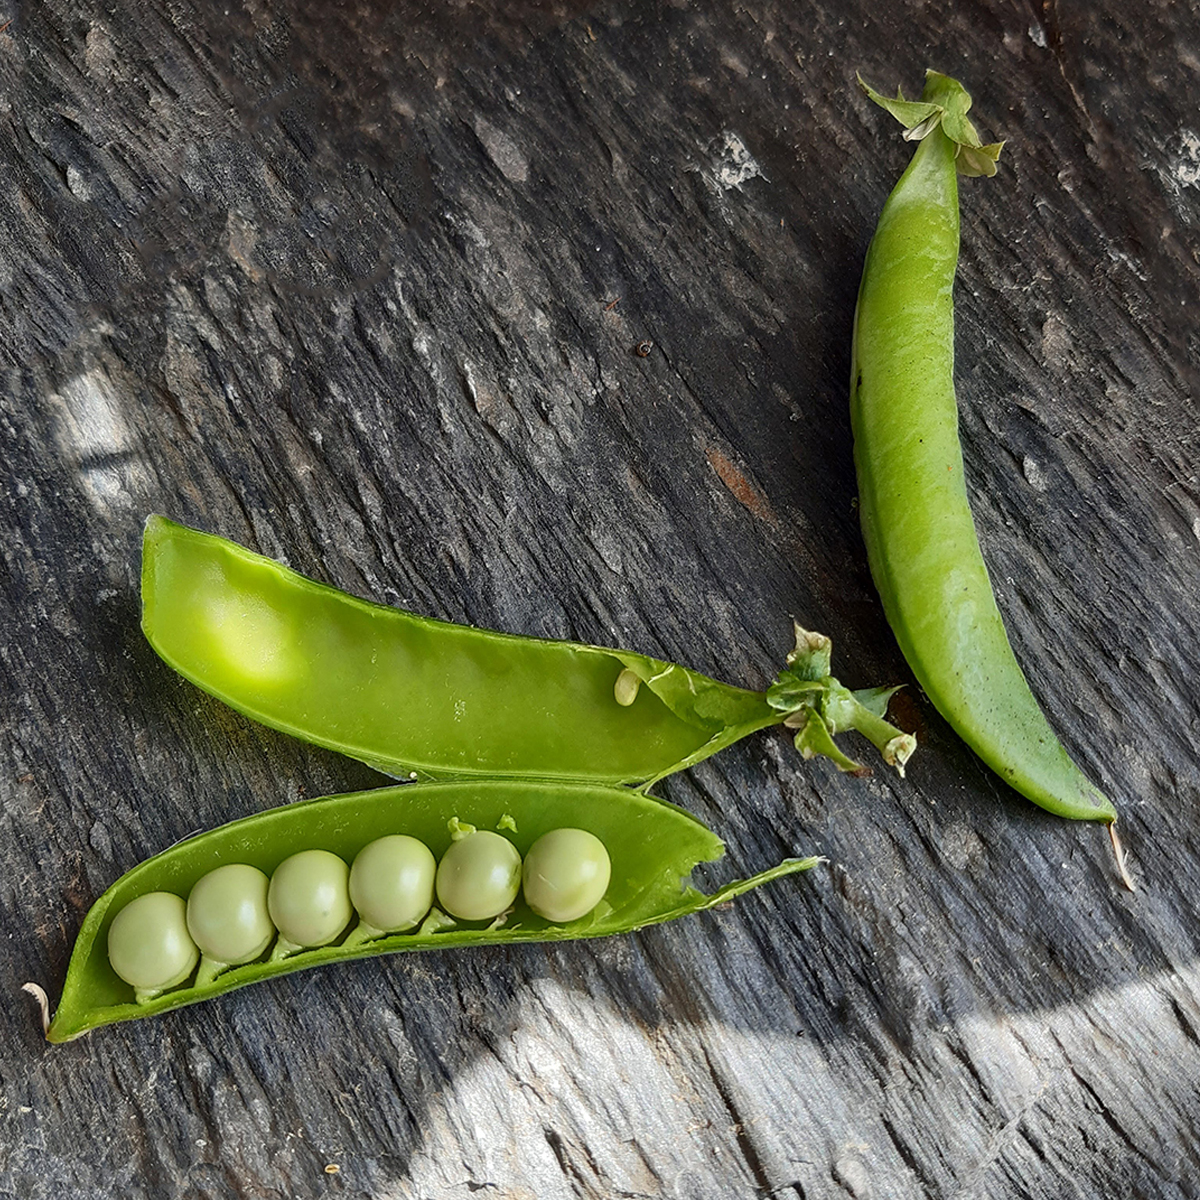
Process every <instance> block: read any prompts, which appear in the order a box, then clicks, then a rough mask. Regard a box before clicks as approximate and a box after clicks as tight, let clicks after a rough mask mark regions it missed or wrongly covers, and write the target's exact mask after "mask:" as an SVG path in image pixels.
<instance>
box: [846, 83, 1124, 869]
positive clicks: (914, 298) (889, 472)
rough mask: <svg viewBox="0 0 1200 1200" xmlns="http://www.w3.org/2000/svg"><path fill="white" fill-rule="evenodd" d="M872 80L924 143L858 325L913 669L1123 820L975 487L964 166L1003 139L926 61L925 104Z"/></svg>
mask: <svg viewBox="0 0 1200 1200" xmlns="http://www.w3.org/2000/svg"><path fill="white" fill-rule="evenodd" d="M865 86H866V85H865V84H864V87H865ZM866 90H867V92H868V94H869V95H870V97H871V98H872V99H873V100H874V101H875V102H876V103H878V104H880V105H882V106H883V107H884V108H886V109H888V111H890V112H891V113H892V114H893V115H894V116H895V117H897V119H899V120H900V121H902V122H903V123H904V124H905V125H907V126H909V128H908V130H907V132H906V135H905V136H906V137H908V138H909V139H911V140H917V141H918V146H917V150H916V152H915V154H914V155H913V158H912V161H911V163H910V164H909V166H908V168H907V170H906V171H905V172H904V175H903V177H902V178H901V179H900V182H899V183H898V184H897V185H896V187H895V189H894V190H893V192H892V194H891V195H890V196H889V198H888V200H887V203H886V204H885V205H884V209H883V213H882V215H881V216H880V219H879V226H878V228H877V230H876V233H875V237H874V239H873V241H872V242H871V246H870V249H869V250H868V253H867V261H866V264H865V266H864V269H863V277H862V285H861V288H860V290H859V296H858V306H857V310H856V313H855V322H854V345H853V353H852V373H851V397H850V415H851V423H852V426H853V430H854V460H855V464H856V467H857V472H858V484H859V514H860V517H861V521H862V529H863V537H864V540H865V542H866V548H867V558H868V561H869V563H870V567H871V574H872V576H873V578H874V580H875V584H876V587H877V588H878V590H879V595H880V598H881V599H882V601H883V607H884V612H885V613H886V615H887V618H888V622H889V623H890V625H891V627H892V630H893V631H894V633H895V635H896V640H897V642H898V643H899V645H900V649H901V650H902V651H903V653H904V656H905V658H906V659H907V660H908V663H909V665H910V666H911V668H912V670H913V674H914V675H915V676H916V677H917V679H918V680H919V682H920V684H921V686H922V688H923V689H924V690H925V692H926V694H927V695H928V696H929V698H930V700H932V701H933V703H934V705H935V706H936V708H937V709H938V711H939V712H940V713H941V714H942V715H943V716H944V717H945V718H946V720H947V721H948V722H949V724H950V725H951V726H952V727H953V728H954V729H955V730H956V731H957V732H958V734H959V735H960V736H961V737H962V738H963V740H964V741H965V742H966V743H967V744H968V745H969V746H970V747H971V748H972V749H973V750H974V751H975V752H976V753H977V754H978V755H979V757H980V758H981V759H982V760H983V761H984V762H985V763H986V764H987V765H988V766H989V767H991V768H992V769H993V770H994V771H996V773H997V774H998V775H1000V777H1001V778H1002V779H1004V780H1005V781H1006V782H1007V783H1009V784H1010V785H1011V786H1012V787H1014V788H1015V789H1016V790H1017V791H1019V792H1021V793H1022V794H1023V795H1025V796H1026V797H1028V798H1029V799H1030V800H1032V801H1033V802H1034V803H1035V804H1038V805H1040V806H1041V807H1043V808H1045V809H1047V810H1048V811H1050V812H1053V813H1057V814H1058V815H1060V816H1064V817H1071V818H1075V819H1081V820H1099V821H1106V822H1109V823H1110V827H1111V823H1112V822H1113V821H1114V820H1115V818H1116V810H1115V809H1114V808H1113V805H1112V803H1111V802H1110V801H1109V799H1108V798H1107V797H1106V796H1105V795H1104V794H1103V793H1102V792H1101V791H1100V790H1099V789H1098V788H1097V787H1096V786H1095V785H1094V784H1093V783H1092V782H1091V781H1090V780H1088V779H1087V778H1086V777H1085V776H1084V775H1083V773H1082V772H1081V771H1080V770H1079V768H1078V767H1077V766H1076V765H1075V764H1074V762H1072V761H1071V759H1070V757H1069V756H1068V754H1067V752H1066V750H1065V749H1064V747H1063V746H1062V745H1061V743H1060V742H1059V740H1058V738H1057V737H1056V736H1055V734H1054V732H1053V731H1052V730H1051V728H1050V725H1049V723H1048V722H1047V720H1046V718H1045V716H1044V715H1043V713H1042V711H1041V708H1040V707H1039V706H1038V703H1037V701H1036V699H1035V698H1034V696H1033V693H1032V692H1031V690H1030V688H1029V684H1028V683H1027V682H1026V679H1025V675H1024V673H1023V672H1022V670H1021V667H1020V665H1019V664H1018V662H1017V660H1016V656H1015V655H1014V653H1013V651H1012V647H1011V646H1010V644H1009V641H1008V636H1007V634H1006V632H1005V629H1004V623H1003V620H1002V618H1001V615H1000V611H999V609H998V607H997V605H996V600H995V596H994V594H993V592H992V587H991V583H990V581H989V578H988V572H987V567H986V566H985V564H984V559H983V554H982V552H981V550H980V546H979V539H978V537H977V535H976V532H975V525H974V521H973V519H972V515H971V509H970V505H969V501H968V498H967V490H966V482H965V477H964V470H963V456H962V447H961V445H960V443H959V437H958V408H957V400H956V397H955V391H954V378H953V370H954V307H953V296H952V292H953V285H954V274H955V268H956V264H957V261H958V245H959V213H958V181H957V177H958V175H959V174H967V175H992V174H994V173H995V170H996V165H995V164H996V159H997V156H998V155H999V152H1000V146H999V145H998V144H994V145H990V146H984V145H982V144H981V143H980V140H979V138H978V135H977V134H976V132H975V129H974V127H973V126H972V124H971V122H970V121H969V120H968V119H967V116H966V113H967V109H968V108H969V107H970V103H971V101H970V97H969V96H968V95H967V93H966V91H965V90H964V89H963V87H962V85H961V84H960V83H958V82H957V81H956V80H954V79H950V78H948V77H947V76H945V75H939V74H938V73H937V72H935V71H930V72H928V74H927V82H926V86H925V90H924V93H923V94H922V97H921V99H920V100H919V101H908V100H904V99H903V98H902V97H901V98H898V99H896V100H891V99H889V98H887V97H885V96H881V95H880V94H879V93H877V92H874V91H872V90H871V89H870V88H867V89H866ZM1114 844H1115V842H1114ZM1118 861H1120V855H1119V854H1118ZM1127 882H1128V881H1127Z"/></svg>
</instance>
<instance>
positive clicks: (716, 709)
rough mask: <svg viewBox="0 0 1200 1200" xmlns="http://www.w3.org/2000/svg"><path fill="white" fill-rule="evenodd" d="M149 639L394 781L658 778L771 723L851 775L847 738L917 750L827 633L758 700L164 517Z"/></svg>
mask: <svg viewBox="0 0 1200 1200" xmlns="http://www.w3.org/2000/svg"><path fill="white" fill-rule="evenodd" d="M142 629H143V630H144V631H145V634H146V637H147V638H148V639H149V641H150V644H151V645H152V646H153V647H154V649H155V650H156V651H157V652H158V654H159V655H160V656H161V657H162V658H163V659H164V660H165V661H166V662H167V663H168V664H170V665H171V666H172V667H174V668H175V670H177V671H178V672H179V673H180V674H182V675H183V676H185V677H186V678H188V679H190V680H191V681H192V682H193V683H195V684H197V685H198V686H199V687H201V688H203V689H204V690H205V691H207V692H210V693H211V694H212V695H214V696H216V697H217V698H218V699H220V700H223V701H224V702H225V703H226V704H229V705H230V706H232V707H233V708H235V709H237V710H238V711H239V712H241V713H243V714H245V715H246V716H248V717H251V718H253V719H254V720H257V721H261V722H262V723H263V724H264V725H269V726H271V727H272V728H274V729H279V730H282V731H283V732H285V733H290V734H292V735H293V736H295V737H298V738H302V739H303V740H305V741H308V742H313V743H315V744H317V745H320V746H325V747H328V748H330V749H333V750H337V751H340V752H341V753H343V754H347V755H349V756H350V757H352V758H357V759H360V760H361V761H362V762H365V763H368V764H369V765H370V766H372V767H375V768H376V769H377V770H380V771H383V772H385V773H387V774H391V775H396V776H404V777H413V778H421V777H426V778H450V777H462V776H496V775H504V776H522V777H527V778H551V779H576V780H589V781H594V782H601V783H642V782H653V781H654V780H656V779H660V778H661V777H662V776H664V775H668V774H670V773H671V772H673V771H678V770H682V769H683V768H685V767H689V766H691V765H693V764H694V763H697V762H699V761H700V760H701V759H704V758H707V757H708V756H709V755H710V754H714V753H716V752H717V751H718V750H721V749H723V748H724V747H726V746H729V745H731V744H732V743H733V742H736V741H738V740H739V739H740V738H743V737H745V736H747V735H748V734H750V733H753V732H755V731H756V730H760V729H764V728H766V727H767V726H770V725H777V724H788V725H790V726H792V727H794V728H797V729H799V730H800V734H798V735H797V744H798V745H799V744H800V738H801V736H802V735H803V736H805V737H806V739H807V740H806V741H805V743H804V745H801V750H802V752H803V753H805V755H806V756H807V757H811V756H812V754H815V753H821V754H827V753H829V752H830V750H832V751H833V753H832V754H830V757H833V758H834V761H835V762H837V764H838V766H839V767H840V768H842V769H843V770H850V769H855V770H861V769H862V768H860V767H859V765H858V764H857V763H855V762H853V761H851V760H850V759H849V758H847V757H846V756H845V755H844V754H842V753H841V752H840V751H838V750H837V749H836V747H834V746H833V743H832V740H831V738H830V737H829V735H830V734H834V733H838V732H840V731H841V730H844V729H857V730H859V731H860V732H862V733H864V734H865V735H866V736H867V737H868V738H869V739H870V740H872V741H874V742H875V744H876V746H878V747H879V749H880V750H881V751H882V752H883V754H884V758H885V760H886V761H888V762H889V763H891V764H892V765H895V766H896V767H897V768H900V769H902V768H903V765H904V762H905V760H906V759H907V757H908V755H909V754H911V753H912V750H913V747H914V746H915V742H913V741H912V739H911V738H910V737H907V735H902V734H901V732H900V730H898V729H895V728H893V727H892V726H890V725H886V722H883V721H882V717H883V709H884V708H886V697H887V696H889V695H890V694H891V692H890V691H885V690H883V689H870V690H868V691H866V692H855V693H850V692H848V691H846V689H845V688H843V687H842V686H841V684H839V683H838V681H837V680H836V679H833V678H832V677H831V676H829V673H828V672H829V653H828V639H823V644H824V646H825V649H824V650H823V651H822V652H821V653H820V654H818V655H817V657H816V658H813V657H812V653H811V649H810V647H809V642H808V640H806V639H812V638H814V637H818V638H819V637H820V635H813V634H808V633H807V632H806V631H798V633H797V650H796V651H794V652H793V653H792V654H791V655H789V658H788V667H787V668H786V669H785V670H784V671H783V672H782V673H781V675H780V678H779V680H778V681H777V682H784V683H786V682H788V681H791V680H794V679H795V677H796V674H797V671H800V673H801V674H803V675H804V687H803V688H802V689H800V690H796V689H795V688H792V687H784V688H782V689H781V688H778V687H776V688H773V689H772V690H771V691H769V692H755V691H748V690H746V689H745V688H739V687H734V686H732V685H730V684H726V683H720V682H718V681H717V680H715V679H710V678H709V677H707V676H705V675H701V674H700V673H699V672H697V671H692V670H689V669H688V668H686V667H682V666H679V665H678V664H676V663H669V662H663V661H661V660H659V659H655V658H649V657H647V656H646V655H643V654H635V653H632V652H630V651H625V650H609V649H605V648H602V647H599V646H588V645H582V644H579V643H576V642H567V641H551V640H547V639H542V638H532V637H520V636H517V635H513V634H505V633H493V632H491V631H488V630H484V629H476V628H474V627H472V626H467V625H456V624H452V623H450V622H447V621H438V620H433V619H431V618H428V617H421V616H417V615H415V614H413V613H410V612H405V611H404V610H402V609H398V608H390V607H385V606H382V605H378V604H371V603H368V602H367V601H365V600H360V599H357V598H356V597H353V596H349V595H347V594H345V593H344V592H340V591H337V590H336V589H334V588H331V587H327V586H325V585H323V584H319V583H316V582H314V581H313V580H311V579H306V578H304V577H303V576H301V575H297V574H296V573H295V572H294V571H291V570H289V569H288V568H286V567H284V566H281V565H280V564H279V563H277V562H273V561H272V560H271V559H268V558H264V557H262V556H261V555H258V554H254V553H252V552H251V551H249V550H246V549H245V548H243V547H242V546H238V545H235V544H234V543H233V542H229V541H226V540H225V539H224V538H220V537H214V536H212V535H211V534H205V533H200V532H199V531H197V530H194V529H188V528H187V527H185V526H183V525H177V524H175V523H174V522H172V521H168V520H167V519H166V518H165V517H160V516H152V517H151V518H150V519H149V520H148V521H147V522H146V530H145V536H144V539H143V548H142ZM801 633H803V634H804V638H803V639H802V638H801V636H800V634H801ZM798 655H799V658H797V656H798ZM814 664H815V665H814ZM847 697H849V698H850V700H851V701H853V703H850V702H848V701H847ZM885 726H886V728H885ZM806 730H807V733H806ZM897 739H900V740H897Z"/></svg>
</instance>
